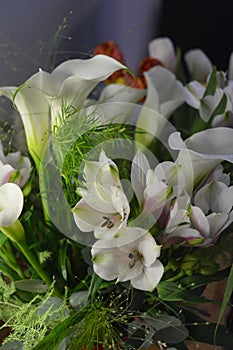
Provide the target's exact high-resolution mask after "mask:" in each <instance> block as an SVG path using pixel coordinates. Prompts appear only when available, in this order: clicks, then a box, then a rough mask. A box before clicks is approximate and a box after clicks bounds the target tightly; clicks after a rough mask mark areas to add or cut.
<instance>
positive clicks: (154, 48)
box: [148, 37, 177, 71]
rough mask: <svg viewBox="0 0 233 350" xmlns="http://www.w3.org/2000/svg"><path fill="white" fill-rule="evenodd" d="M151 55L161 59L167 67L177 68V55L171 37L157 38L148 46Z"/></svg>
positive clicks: (172, 69)
mask: <svg viewBox="0 0 233 350" xmlns="http://www.w3.org/2000/svg"><path fill="white" fill-rule="evenodd" d="M148 51H149V56H150V57H154V58H156V59H158V60H159V61H161V62H162V63H163V64H164V66H165V67H166V68H167V69H170V70H171V71H174V70H175V67H176V62H177V57H176V51H175V47H174V45H173V43H172V41H171V40H170V39H169V38H166V37H165V38H156V39H154V40H152V41H150V43H149V46H148Z"/></svg>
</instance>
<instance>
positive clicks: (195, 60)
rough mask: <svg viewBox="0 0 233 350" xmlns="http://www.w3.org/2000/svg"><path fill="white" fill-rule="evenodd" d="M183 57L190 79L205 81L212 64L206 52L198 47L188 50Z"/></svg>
mask: <svg viewBox="0 0 233 350" xmlns="http://www.w3.org/2000/svg"><path fill="white" fill-rule="evenodd" d="M184 59H185V63H186V65H187V67H188V71H189V73H190V75H191V78H192V80H197V81H199V82H204V81H206V78H207V76H208V75H209V74H210V73H211V72H212V69H213V64H212V62H211V61H210V59H209V58H208V57H207V56H206V54H205V53H204V52H203V51H202V50H200V49H194V50H189V51H187V52H186V54H185V55H184Z"/></svg>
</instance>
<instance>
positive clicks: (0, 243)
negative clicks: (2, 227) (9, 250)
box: [0, 231, 8, 248]
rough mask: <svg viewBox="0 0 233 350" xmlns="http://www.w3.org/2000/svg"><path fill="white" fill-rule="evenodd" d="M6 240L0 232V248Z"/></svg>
mask: <svg viewBox="0 0 233 350" xmlns="http://www.w3.org/2000/svg"><path fill="white" fill-rule="evenodd" d="M7 240H8V238H7V236H6V235H4V233H2V232H1V231H0V248H1V247H2V246H3V244H4V243H5V242H6V241H7Z"/></svg>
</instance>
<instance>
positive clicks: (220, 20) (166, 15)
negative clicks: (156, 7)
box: [159, 0, 233, 70]
mask: <svg viewBox="0 0 233 350" xmlns="http://www.w3.org/2000/svg"><path fill="white" fill-rule="evenodd" d="M160 24H161V25H160V29H159V32H160V35H162V36H164V35H165V36H169V37H170V38H171V39H172V40H173V41H174V43H175V44H176V45H177V46H179V47H180V48H181V49H182V52H186V51H187V50H189V49H194V48H200V49H202V50H203V51H205V52H206V54H207V55H208V56H209V58H210V59H211V61H212V63H213V64H214V65H216V66H217V68H218V69H219V70H220V69H221V70H226V69H227V67H228V59H229V56H230V54H231V52H232V51H233V1H231V0H220V1H219V0H186V1H185V0H163V10H162V14H161V21H160Z"/></svg>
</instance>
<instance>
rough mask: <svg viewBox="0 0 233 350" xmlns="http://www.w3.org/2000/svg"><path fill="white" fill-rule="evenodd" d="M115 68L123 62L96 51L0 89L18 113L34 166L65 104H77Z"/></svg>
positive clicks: (120, 67) (62, 115) (81, 102)
mask: <svg viewBox="0 0 233 350" xmlns="http://www.w3.org/2000/svg"><path fill="white" fill-rule="evenodd" d="M118 69H125V66H123V65H122V64H121V63H119V62H118V61H116V60H114V59H113V58H111V57H108V56H104V55H97V56H95V57H93V58H91V59H87V60H81V59H74V60H68V61H66V62H63V63H62V64H60V65H59V66H58V67H57V68H55V69H54V70H53V71H52V73H47V72H44V71H43V70H39V72H38V73H36V74H34V75H33V76H32V77H31V78H29V79H28V80H27V81H26V82H25V83H24V84H23V85H21V86H20V87H2V88H1V89H0V95H4V96H6V97H8V98H10V99H11V100H12V101H13V103H14V105H15V107H16V108H17V110H18V112H19V114H20V115H21V118H22V121H23V125H24V129H25V133H26V140H27V145H28V150H29V152H30V154H31V155H32V157H33V159H34V160H35V162H36V164H37V166H38V167H39V159H40V158H41V156H42V153H43V150H44V147H45V145H46V143H47V141H48V137H49V133H50V130H52V129H53V126H54V125H56V123H58V122H59V118H62V117H64V112H65V108H69V107H74V108H80V107H81V106H82V104H83V103H84V100H85V99H86V97H87V96H88V94H89V93H90V92H91V91H92V89H94V88H95V86H96V85H97V84H98V83H99V82H100V81H102V80H105V79H106V78H107V77H108V76H109V75H111V74H112V73H113V72H114V71H116V70H118Z"/></svg>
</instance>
